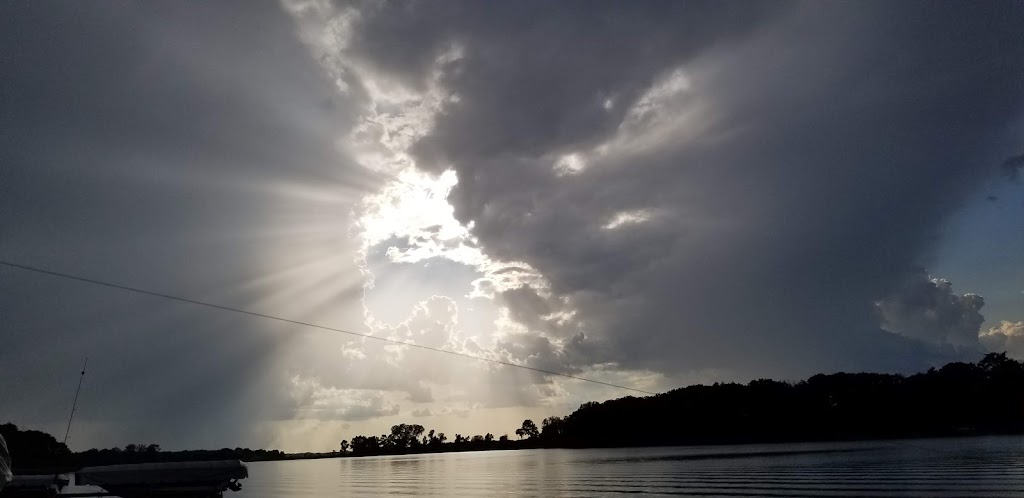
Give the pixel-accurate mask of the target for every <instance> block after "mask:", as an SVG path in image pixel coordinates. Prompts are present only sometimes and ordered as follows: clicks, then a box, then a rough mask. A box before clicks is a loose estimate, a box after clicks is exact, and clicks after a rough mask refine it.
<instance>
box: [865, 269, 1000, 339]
mask: <svg viewBox="0 0 1024 498" xmlns="http://www.w3.org/2000/svg"><path fill="white" fill-rule="evenodd" d="M984 305H985V300H984V299H983V298H982V297H981V296H979V295H977V294H964V295H962V296H960V295H957V294H956V293H954V292H953V284H952V283H950V282H949V281H948V280H944V279H939V278H929V276H928V274H927V273H925V271H924V270H920V271H918V272H915V273H912V274H911V275H909V276H908V278H907V280H906V281H905V282H904V283H903V285H902V286H901V287H900V288H899V289H898V290H897V292H896V293H895V294H894V295H891V296H889V297H887V298H885V299H883V300H881V301H879V302H878V308H879V310H880V311H881V313H882V328H884V329H886V330H888V331H890V332H894V333H897V334H902V335H905V336H907V337H912V338H914V339H918V340H921V341H925V342H928V343H933V344H938V345H951V346H954V347H956V348H962V349H967V350H974V349H977V348H978V333H979V331H980V329H981V324H982V323H983V322H984V321H985V317H984V316H982V315H981V308H982V307H983V306H984Z"/></svg>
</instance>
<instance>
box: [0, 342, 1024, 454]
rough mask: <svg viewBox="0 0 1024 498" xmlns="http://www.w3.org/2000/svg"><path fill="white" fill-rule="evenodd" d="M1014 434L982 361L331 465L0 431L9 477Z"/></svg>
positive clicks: (674, 404) (611, 404)
mask: <svg viewBox="0 0 1024 498" xmlns="http://www.w3.org/2000/svg"><path fill="white" fill-rule="evenodd" d="M1022 432H1024V363H1022V362H1019V361H1016V360H1013V359H1011V358H1008V357H1007V356H1006V354H1005V353H991V354H988V355H986V356H985V357H984V358H983V359H981V360H980V361H978V362H977V363H960V362H956V363H950V364H947V365H945V366H943V367H942V368H938V369H935V368H932V369H929V370H928V371H927V372H922V373H918V374H914V375H910V376H903V375H898V374H877V373H853V374H851V373H835V374H818V375H815V376H813V377H810V378H809V379H807V380H803V381H800V382H795V383H790V382H780V381H774V380H768V379H759V380H754V381H751V382H749V383H747V384H739V383H715V384H713V385H694V386H689V387H684V388H680V389H675V390H672V391H668V392H665V393H662V394H658V395H655V396H647V397H642V398H638V397H633V396H627V397H624V398H618V399H613V400H609V401H605V402H590V403H585V404H583V405H582V406H580V407H579V409H577V410H576V411H574V412H573V413H571V414H569V415H568V416H565V417H557V416H553V417H548V418H546V419H544V420H542V421H541V424H540V425H537V424H535V423H534V422H533V421H531V420H526V421H524V422H523V424H522V426H521V427H519V428H515V430H514V431H513V434H515V435H514V436H509V435H505V434H503V435H501V436H495V435H493V434H486V435H474V436H463V435H462V434H455V435H454V436H451V437H449V436H448V435H446V434H444V433H440V432H436V431H434V430H429V431H428V430H427V429H425V428H424V427H423V426H421V425H418V424H398V425H394V426H392V427H391V430H390V432H389V433H385V434H381V435H379V436H378V435H373V436H365V435H358V436H355V437H352V438H351V440H343V441H341V443H340V445H339V446H338V450H336V451H334V452H331V453H298V454H287V453H283V452H281V451H278V450H251V449H248V448H234V449H230V448H223V449H221V450H191V451H173V452H168V451H161V450H160V447H159V446H158V445H155V444H132V445H128V446H127V447H125V448H123V449H122V448H111V449H104V450H99V449H92V450H88V451H84V452H75V453H73V452H70V451H69V450H68V449H67V447H66V446H64V445H63V444H61V443H59V442H57V440H56V439H55V438H53V436H51V435H49V434H46V433H43V432H39V431H23V430H18V428H17V427H15V426H14V425H12V424H4V425H0V434H2V435H3V436H4V438H5V439H6V440H7V443H8V446H9V448H10V450H11V455H12V459H13V464H14V467H15V470H16V471H22V472H24V471H25V470H27V469H40V468H47V469H52V468H64V469H74V468H80V467H83V466H88V465H109V464H118V463H142V462H161V461H181V460H218V459H228V458H230V459H240V460H244V461H259V460H283V459H296V458H326V457H337V456H369V455H395V454H408V453H436V452H449V451H483V450H508V449H521V448H587V447H626V446H667V445H695V444H740V443H768V442H797V441H825V440H852V439H885V438H910V437H936V436H953V435H972V434H1017V433H1022Z"/></svg>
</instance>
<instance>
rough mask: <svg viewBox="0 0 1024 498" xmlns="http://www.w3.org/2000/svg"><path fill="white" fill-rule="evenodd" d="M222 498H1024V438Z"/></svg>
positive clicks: (371, 471)
mask: <svg viewBox="0 0 1024 498" xmlns="http://www.w3.org/2000/svg"><path fill="white" fill-rule="evenodd" d="M249 474H250V477H249V478H248V479H245V480H244V481H242V483H243V484H242V485H243V490H242V491H241V492H238V493H230V492H229V493H225V497H229V498H255V497H261V498H262V497H281V498H292V497H310V496H381V495H385V496H386V495H432V496H602V495H615V494H623V493H629V494H639V493H642V494H648V495H655V496H657V495H663V496H670V495H676V496H679V495H681V496H1024V437H1016V436H1014V437H979V438H957V439H929V440H899V441H868V442H853V443H813V444H783V445H743V446H704V447H676V448H623V449H589V450H520V451H487V452H468V453H444V454H430V455H405V456H384V457H367V458H337V459H324V460H298V461H285V462H253V463H250V464H249Z"/></svg>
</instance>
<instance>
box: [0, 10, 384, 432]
mask: <svg viewBox="0 0 1024 498" xmlns="http://www.w3.org/2000/svg"><path fill="white" fill-rule="evenodd" d="M237 7H240V5H235V6H232V5H228V4H226V3H216V4H212V3H190V4H188V5H184V4H176V3H166V2H165V3H159V4H148V3H147V4H131V3H128V4H126V3H122V2H116V3H102V4H97V3H88V4H86V3H63V2H62V3H51V2H3V4H2V5H0V47H3V48H2V52H3V55H2V70H0V72H2V73H3V84H2V90H0V109H2V111H0V224H2V229H0V259H4V260H12V261H16V262H19V263H22V264H28V265H36V266H41V267H44V268H49V269H54V270H57V271H66V272H69V273H74V274H80V275H84V276H89V277H93V278H98V279H106V280H110V281H114V282H120V283H124V284H128V285H133V286H137V287H142V288H149V289H153V290H158V291H162V292H167V293H171V294H178V295H184V296H187V297H192V298H198V299H210V300H214V301H217V302H219V303H222V304H226V305H235V306H239V307H251V306H252V305H254V303H256V304H259V305H260V306H263V308H264V310H266V311H269V312H274V311H277V310H279V309H280V308H276V307H275V303H278V302H279V301H276V299H277V298H278V297H280V296H281V294H280V293H286V292H291V291H294V290H295V289H294V286H295V285H296V284H297V282H295V281H294V279H289V278H288V275H289V274H288V273H287V272H285V271H284V270H287V269H288V268H290V267H293V266H294V267H298V266H300V265H301V264H303V263H308V261H302V258H303V257H304V256H305V255H304V254H303V253H302V251H301V247H302V246H299V245H297V244H296V240H295V239H296V238H297V237H306V236H307V235H308V234H306V233H304V232H303V231H302V230H303V228H304V227H307V226H310V225H317V224H329V223H335V224H336V227H337V231H338V232H339V233H343V231H344V229H345V228H344V227H345V220H334V219H331V218H330V217H329V215H325V213H327V212H328V211H329V209H328V208H334V211H335V212H338V213H347V212H348V210H349V209H350V207H349V206H345V205H340V206H323V205H316V204H315V203H311V202H310V201H309V200H308V199H295V198H294V196H290V195H288V194H287V192H289V191H290V190H288V188H289V187H292V188H293V190H294V189H298V190H301V187H305V186H310V185H312V186H315V187H319V188H323V189H324V190H331V191H333V192H335V193H341V194H344V193H347V192H355V193H361V192H363V191H365V190H366V189H368V188H371V187H372V185H374V183H375V181H376V180H375V179H373V178H370V177H367V176H366V175H363V174H359V173H356V172H355V171H354V170H353V169H351V168H348V167H347V166H346V165H345V164H344V162H343V160H342V159H341V158H339V156H338V154H337V153H336V151H335V147H334V140H335V139H336V136H335V133H337V130H338V129H341V128H344V127H346V126H348V120H350V119H351V118H352V117H351V113H350V112H347V111H346V106H350V105H351V104H350V103H347V102H345V101H344V99H338V98H337V97H335V94H334V91H333V88H332V85H331V84H330V82H328V81H326V80H325V78H324V77H323V76H322V74H321V72H320V70H319V68H318V66H317V64H316V62H315V61H312V60H310V59H309V56H308V52H307V51H306V50H305V48H304V47H303V46H302V45H301V43H300V42H299V41H298V40H296V39H295V36H294V33H293V31H292V24H291V21H290V19H289V18H288V17H287V16H286V15H285V14H284V13H283V12H281V10H280V9H279V7H278V6H277V5H275V4H272V3H260V4H257V3H249V2H247V3H245V4H244V8H237ZM330 99H333V100H331V101H332V102H333V104H332V105H331V106H325V105H324V102H326V101H328V100H330ZM353 200H354V199H353ZM303 240H306V239H303ZM339 246H340V249H342V250H343V249H345V245H344V243H340V244H339ZM348 250H350V251H354V246H353V247H349V248H348ZM348 271H349V272H351V273H352V274H355V275H358V273H357V270H356V269H355V268H354V265H350V268H348ZM278 272H281V274H280V275H277V276H275V275H276V274H277V273H278ZM338 272H339V273H342V274H344V273H345V269H344V268H342V269H340V270H338ZM343 276H344V275H341V277H343ZM255 277H260V280H256V279H255ZM319 277H330V278H339V275H338V274H335V273H331V274H324V275H319ZM353 283H354V284H355V285H354V288H353V292H354V293H353V295H352V296H350V297H351V299H348V300H347V301H346V300H343V299H342V300H341V301H340V302H339V303H337V304H335V305H334V309H335V310H336V312H337V314H336V315H335V316H336V317H344V316H346V315H345V314H346V313H349V314H350V315H351V316H352V317H353V318H354V319H353V320H351V321H350V322H348V323H345V322H343V321H342V322H340V323H339V324H341V325H349V326H353V327H354V326H358V325H359V323H360V322H361V309H360V308H359V306H358V297H359V295H360V292H361V285H360V284H361V282H359V280H358V277H357V278H355V279H354V282H353ZM299 284H300V285H301V283H299ZM336 297H344V296H343V295H341V294H339V295H338V296H336ZM345 306H348V307H349V309H348V311H346V309H345ZM0 315H2V317H3V318H2V322H3V325H2V327H3V333H2V334H0V341H2V345H0V365H3V371H4V378H3V379H2V380H0V399H3V402H2V403H0V420H4V421H6V420H13V421H15V422H17V423H18V424H20V425H26V426H29V427H38V428H42V429H47V430H51V431H53V432H54V433H56V429H57V427H59V426H60V423H61V421H63V420H64V417H66V415H67V410H68V404H69V403H70V399H71V396H72V395H73V394H74V383H75V382H76V381H77V378H76V377H77V370H78V369H79V368H80V364H81V362H82V359H83V357H84V356H86V355H88V356H90V368H89V373H88V375H87V377H86V382H85V388H84V391H83V396H82V400H81V405H80V411H79V414H78V421H79V423H80V424H81V427H83V430H81V431H80V432H77V433H76V434H73V435H72V441H71V443H72V446H73V447H74V448H81V447H82V446H83V445H93V444H105V445H107V444H125V443H128V442H131V441H136V440H146V441H151V440H152V441H154V442H158V443H161V444H162V445H163V446H164V447H170V448H178V447H185V446H193V447H196V446H217V445H223V446H231V447H234V446H236V445H253V446H256V445H259V444H263V443H265V442H266V441H260V440H255V439H253V438H254V437H256V436H254V433H253V428H252V425H251V424H252V423H253V422H255V421H260V420H277V419H282V418H288V417H290V416H291V415H292V413H293V408H294V401H293V400H292V399H291V398H289V396H288V392H287V391H288V389H289V381H288V377H287V375H288V372H286V371H285V368H287V365H279V364H277V363H276V362H275V358H277V357H278V356H279V353H280V352H281V351H282V350H286V349H287V348H288V347H290V345H291V344H292V342H293V341H294V339H295V338H296V337H298V336H299V331H296V330H295V328H294V327H281V326H278V325H275V324H272V323H269V324H268V323H266V322H265V321H260V320H252V319H247V318H245V317H240V316H226V315H225V314H224V313H223V312H216V311H212V310H205V309H201V308H196V307H194V306H189V305H183V304H181V303H174V302H167V301H161V300H157V299H154V298H151V297H144V296H137V295H132V294H131V293H127V292H123V291H117V290H111V289H103V288H96V287H92V286H88V285H85V284H82V283H80V282H72V281H64V280H59V279H55V278H53V277H46V276H40V275H35V274H30V273H26V272H24V271H21V270H14V269H11V268H7V267H2V268H0ZM336 323H338V322H336ZM170 434H174V435H176V436H175V440H173V441H171V440H167V439H166V438H167V437H168V435H170ZM218 447H219V446H218Z"/></svg>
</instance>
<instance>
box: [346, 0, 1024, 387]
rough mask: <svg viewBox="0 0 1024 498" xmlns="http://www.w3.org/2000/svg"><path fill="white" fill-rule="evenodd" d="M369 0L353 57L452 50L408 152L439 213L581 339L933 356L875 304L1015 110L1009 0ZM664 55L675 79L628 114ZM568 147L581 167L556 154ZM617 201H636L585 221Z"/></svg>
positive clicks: (717, 353) (430, 59) (392, 62)
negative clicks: (452, 178)
mask: <svg viewBox="0 0 1024 498" xmlns="http://www.w3.org/2000/svg"><path fill="white" fill-rule="evenodd" d="M382 5H383V6H382V7H376V6H375V7H372V8H360V12H361V17H360V20H359V21H358V22H356V23H355V26H354V30H355V34H354V36H353V37H352V40H353V41H352V43H351V45H350V47H349V50H350V52H351V54H352V56H353V57H357V58H359V59H360V60H366V61H371V62H372V63H374V64H375V66H376V67H377V69H378V70H379V71H382V72H385V73H386V74H389V75H390V76H391V77H395V78H401V79H404V80H405V81H406V82H407V83H408V84H410V85H413V86H415V85H417V84H419V82H421V81H425V79H426V77H427V74H426V71H427V70H426V68H428V67H429V68H432V67H435V66H433V65H432V64H433V63H434V61H435V60H436V59H437V58H438V56H439V54H441V53H443V51H444V50H445V49H446V47H449V46H451V45H453V44H455V45H458V46H461V47H462V48H463V49H464V57H463V58H462V59H460V60H458V61H455V62H452V63H450V64H449V65H447V66H445V69H444V75H443V77H442V79H441V81H442V82H443V84H444V85H446V89H447V90H448V91H450V92H452V93H453V94H454V95H456V96H457V98H458V99H457V102H454V103H451V104H449V105H447V106H446V107H445V108H444V110H443V111H442V113H441V115H440V117H439V118H438V121H437V123H436V125H435V128H434V130H433V131H432V133H431V134H430V135H428V136H427V137H425V138H423V139H422V140H421V141H420V142H419V143H418V144H417V145H416V146H415V147H414V150H415V151H417V154H418V159H419V166H420V167H426V168H437V169H443V168H447V167H452V168H454V169H455V170H456V171H457V172H458V175H459V184H458V186H456V188H455V190H454V191H453V193H452V196H451V201H452V202H453V204H454V205H455V208H456V216H457V217H458V218H459V219H460V220H461V221H463V222H469V221H471V220H472V221H473V222H475V227H474V233H475V234H476V235H478V236H479V237H480V241H481V243H482V244H483V246H484V247H485V249H486V250H487V251H488V253H489V254H491V255H493V256H495V257H498V258H503V259H507V260H515V261H524V262H526V263H528V264H530V265H531V266H532V267H534V268H536V269H537V270H539V271H540V272H541V273H542V274H544V275H545V277H547V278H548V280H549V281H550V283H551V286H552V292H553V294H554V297H556V298H566V299H568V300H569V303H570V304H571V307H572V308H574V309H577V310H579V311H580V313H579V318H578V319H579V320H580V321H581V323H582V328H583V329H584V330H585V331H586V337H587V341H590V342H592V343H594V344H593V348H592V350H591V354H599V355H600V357H594V356H590V357H587V358H578V359H577V360H578V361H581V362H584V363H586V362H602V361H614V362H618V363H620V364H621V365H623V366H626V367H641V368H655V369H659V370H664V371H686V370H693V369H701V368H725V369H733V370H738V371H743V372H745V373H749V374H781V375H795V374H798V373H807V372H810V371H813V370H818V369H821V370H833V369H838V368H842V369H854V368H858V369H859V368H885V369H901V370H903V369H912V368H919V367H921V366H923V365H925V364H927V363H929V362H930V361H933V360H934V357H933V356H931V355H932V354H933V353H932V352H930V349H929V348H927V347H925V346H924V345H923V344H922V343H921V342H919V341H914V340H908V339H905V338H903V337H901V336H898V335H894V334H891V333H887V332H885V331H882V330H881V329H880V328H879V325H880V323H879V319H878V316H877V312H876V310H875V307H874V302H875V301H876V300H878V299H879V298H880V297H882V296H886V295H888V294H889V293H890V292H892V291H894V289H895V288H896V287H898V286H900V285H901V283H902V282H903V281H904V280H905V278H906V276H907V275H908V274H911V273H912V272H913V271H914V270H913V268H914V264H915V263H917V262H919V260H920V259H921V258H922V257H924V256H925V255H926V254H927V252H928V251H929V249H930V248H931V246H932V245H933V243H934V237H935V236H936V234H938V233H940V232H941V226H942V222H943V221H944V220H945V219H946V217H947V216H948V215H949V214H950V213H951V212H952V211H953V210H955V209H956V207H957V206H958V203H959V202H960V201H961V199H963V197H964V196H965V195H966V194H967V193H968V192H970V190H971V188H972V187H973V186H974V185H976V184H977V183H978V182H980V181H982V180H984V179H987V178H990V177H991V176H992V175H995V174H998V166H999V164H1001V161H1002V160H1003V159H1005V157H1007V156H1008V155H1009V152H1010V151H1003V150H993V149H992V148H990V146H991V145H992V144H994V143H996V142H998V140H999V139H1001V138H1002V137H1005V136H1006V135H1007V134H1009V133H1012V132H1014V131H1019V130H1013V129H1012V128H1011V125H1012V124H1013V123H1014V120H1015V119H1017V118H1019V116H1020V112H1021V104H1022V102H1021V99H1020V94H1019V89H1020V88H1021V85H1022V84H1024V65H1021V64H1020V62H1019V61H1020V60H1024V45H1022V44H1021V43H1019V31H1018V30H1017V29H1016V26H1018V25H1019V23H1020V22H1022V21H1024V17H1022V16H1024V13H1022V12H1021V9H1020V8H1019V6H1018V5H1015V4H1013V3H1009V2H1007V3H998V2H997V3H991V4H988V5H987V6H986V8H985V9H975V8H971V7H968V6H964V5H957V4H953V3H939V4H934V3H929V4H923V3H912V2H906V3H900V4H895V5H894V4H892V3H887V2H862V3H856V4H815V5H798V4H756V5H755V4H750V3H741V4H731V3H721V2H715V3H701V2H696V3H687V2H666V3H658V2H654V3H644V4H623V3H603V2H584V3H574V2H563V3H560V4H558V6H557V7H554V8H549V7H548V4H546V3H533V2H516V3H502V4H500V5H494V4H480V3H474V2H466V3H446V4H444V5H443V6H440V7H438V6H436V5H435V4H429V3H418V2H401V3H398V2H394V3H389V2H385V3H384V4H382ZM677 69H678V70H680V71H681V73H682V75H683V77H684V78H685V83H683V84H681V85H679V86H681V87H684V88H683V89H682V90H680V91H677V92H676V93H677V94H676V95H674V96H671V97H670V98H665V99H663V100H661V101H656V102H655V104H656V105H653V106H648V107H650V109H648V110H647V112H646V114H644V113H641V112H640V111H639V110H638V109H639V108H640V107H642V106H643V104H644V103H643V102H642V99H643V98H645V96H646V97H651V98H655V97H657V95H654V96H653V97H652V96H651V95H652V91H651V89H652V87H657V85H658V84H659V82H665V81H666V80H667V79H670V78H671V75H672V74H673V73H672V72H673V71H675V70H677ZM645 92H646V93H645ZM641 110H642V109H641ZM631 113H633V114H631ZM638 115H639V117H637V116H638ZM602 146H604V147H602ZM574 152H582V153H583V157H584V158H585V159H586V161H587V165H586V167H585V168H584V169H583V171H582V172H581V173H579V174H577V175H568V176H559V174H558V171H557V169H556V168H554V167H553V166H554V164H555V163H557V162H558V160H559V159H560V158H561V157H562V156H563V155H565V154H570V153H574ZM637 209H649V210H652V211H653V212H655V213H656V214H657V215H656V216H653V217H651V218H650V219H648V220H647V221H646V222H642V223H637V224H633V225H626V226H623V227H621V228H618V229H614V230H607V229H605V228H603V227H604V225H606V224H607V223H608V220H609V219H610V218H612V217H613V216H615V215H616V213H619V212H622V211H631V210H637ZM510 297H511V296H510ZM506 301H507V302H509V303H511V304H513V305H514V306H516V307H517V309H519V310H521V312H522V313H523V314H525V315H528V314H531V313H535V312H536V311H535V310H536V309H538V304H537V302H536V300H527V299H521V298H519V299H506ZM525 321H526V323H529V320H525ZM584 342H586V341H584ZM581 344H582V343H581Z"/></svg>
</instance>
